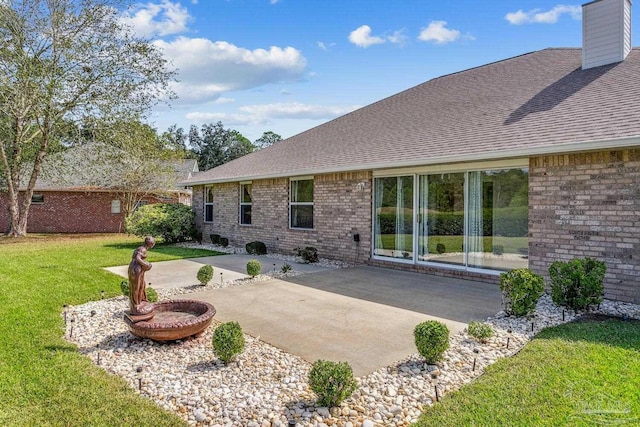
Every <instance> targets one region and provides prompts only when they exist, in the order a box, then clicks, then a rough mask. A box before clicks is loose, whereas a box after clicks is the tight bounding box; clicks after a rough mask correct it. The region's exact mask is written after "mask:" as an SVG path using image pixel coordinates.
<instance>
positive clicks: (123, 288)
mask: <svg viewBox="0 0 640 427" xmlns="http://www.w3.org/2000/svg"><path fill="white" fill-rule="evenodd" d="M120 290H121V291H122V295H124V296H125V297H127V298H129V282H127V281H126V280H123V281H122V282H120Z"/></svg>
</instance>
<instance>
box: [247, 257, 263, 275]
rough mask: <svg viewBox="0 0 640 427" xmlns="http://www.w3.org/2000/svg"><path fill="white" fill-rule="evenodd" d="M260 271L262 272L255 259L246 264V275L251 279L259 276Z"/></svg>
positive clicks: (258, 262)
mask: <svg viewBox="0 0 640 427" xmlns="http://www.w3.org/2000/svg"><path fill="white" fill-rule="evenodd" d="M260 271H262V265H261V264H260V261H258V260H257V259H250V260H249V262H247V274H248V275H249V276H251V277H256V276H257V275H258V274H260Z"/></svg>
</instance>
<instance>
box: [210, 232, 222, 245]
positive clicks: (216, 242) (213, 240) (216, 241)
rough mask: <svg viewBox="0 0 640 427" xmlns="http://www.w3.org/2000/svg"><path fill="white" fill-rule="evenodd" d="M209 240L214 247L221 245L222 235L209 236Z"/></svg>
mask: <svg viewBox="0 0 640 427" xmlns="http://www.w3.org/2000/svg"><path fill="white" fill-rule="evenodd" d="M209 238H210V239H211V243H213V244H214V245H219V244H220V235H219V234H209Z"/></svg>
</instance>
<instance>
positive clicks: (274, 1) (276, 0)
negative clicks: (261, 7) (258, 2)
mask: <svg viewBox="0 0 640 427" xmlns="http://www.w3.org/2000/svg"><path fill="white" fill-rule="evenodd" d="M279 1H280V0H271V4H276V3H278V2H279Z"/></svg>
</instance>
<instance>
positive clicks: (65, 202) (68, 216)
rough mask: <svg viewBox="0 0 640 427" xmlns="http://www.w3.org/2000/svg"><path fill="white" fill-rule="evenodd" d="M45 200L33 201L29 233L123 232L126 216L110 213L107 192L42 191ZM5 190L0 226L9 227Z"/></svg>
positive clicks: (110, 195)
mask: <svg viewBox="0 0 640 427" xmlns="http://www.w3.org/2000/svg"><path fill="white" fill-rule="evenodd" d="M36 194H42V195H44V203H42V204H36V203H32V204H31V208H30V209H29V218H28V219H27V232H28V233H121V232H124V216H123V215H122V213H120V214H112V213H111V201H112V200H114V199H117V196H116V195H115V194H113V193H108V192H73V191H68V192H67V191H42V192H36ZM8 205H9V204H8V200H7V195H6V193H0V206H2V208H1V209H0V229H1V230H2V231H3V232H4V231H7V230H8V229H9V211H8V209H7V207H8Z"/></svg>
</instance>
